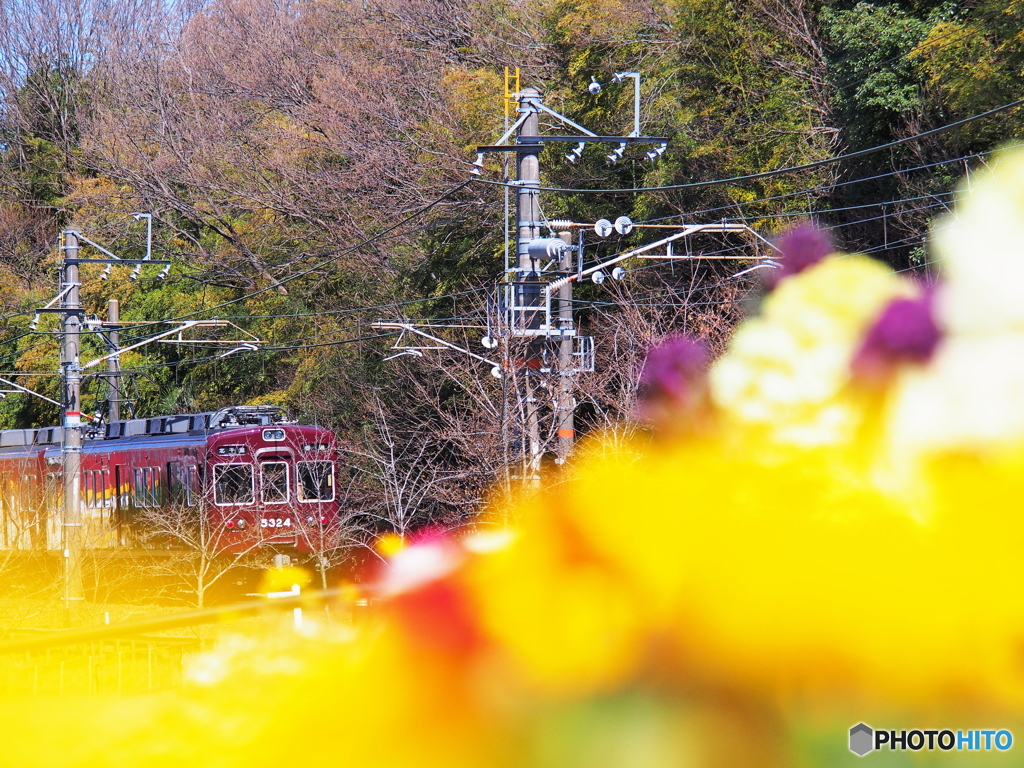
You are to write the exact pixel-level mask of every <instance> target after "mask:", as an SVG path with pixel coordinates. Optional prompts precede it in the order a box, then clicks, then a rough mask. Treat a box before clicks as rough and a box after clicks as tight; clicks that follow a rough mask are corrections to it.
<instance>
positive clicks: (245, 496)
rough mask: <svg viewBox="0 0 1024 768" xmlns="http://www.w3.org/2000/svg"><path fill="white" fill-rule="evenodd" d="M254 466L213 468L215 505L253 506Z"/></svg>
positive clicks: (229, 465)
mask: <svg viewBox="0 0 1024 768" xmlns="http://www.w3.org/2000/svg"><path fill="white" fill-rule="evenodd" d="M252 481H253V472H252V464H216V465H214V467H213V503H214V504H219V505H221V506H224V505H226V504H251V503H252V501H253V497H254V494H253V482H252Z"/></svg>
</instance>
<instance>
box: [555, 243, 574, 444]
mask: <svg viewBox="0 0 1024 768" xmlns="http://www.w3.org/2000/svg"><path fill="white" fill-rule="evenodd" d="M559 237H560V238H561V239H562V241H563V242H564V243H565V244H566V245H567V246H568V245H572V233H571V232H561V233H559ZM574 255H575V253H574V252H573V251H572V250H570V249H569V248H566V249H565V250H563V251H562V258H561V261H560V263H559V265H558V271H559V272H561V273H562V274H563V275H565V274H569V273H571V272H572V271H573V266H574V265H573V256H574ZM558 330H559V332H560V333H562V334H563V335H562V337H561V338H560V339H559V341H558V368H557V370H556V372H555V373H556V375H557V376H558V382H557V389H556V391H555V428H556V430H557V432H556V434H557V435H558V450H557V456H558V459H557V460H558V463H559V464H564V463H565V460H566V459H567V458H569V454H570V453H571V452H572V446H573V443H574V442H575V441H576V422H575V416H574V413H575V410H576V397H575V395H574V393H573V377H574V376H575V365H574V363H575V360H574V359H573V358H574V354H573V353H574V352H575V342H574V339H573V337H572V336H571V335H569V333H568V332H569V331H572V330H574V326H573V317H572V286H571V285H569V284H566V285H563V286H562V287H561V288H559V289H558Z"/></svg>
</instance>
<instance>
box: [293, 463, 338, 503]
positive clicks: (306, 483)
mask: <svg viewBox="0 0 1024 768" xmlns="http://www.w3.org/2000/svg"><path fill="white" fill-rule="evenodd" d="M297 467H298V474H299V488H298V491H299V501H333V500H334V463H333V462H330V461H300V462H299V463H298V465H297Z"/></svg>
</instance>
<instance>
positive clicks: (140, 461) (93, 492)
mask: <svg viewBox="0 0 1024 768" xmlns="http://www.w3.org/2000/svg"><path fill="white" fill-rule="evenodd" d="M62 433H63V430H62V429H61V428H60V427H47V428H43V429H15V430H4V431H2V432H0V515H2V524H0V549H8V550H35V551H45V550H59V549H60V548H61V547H62V543H61V535H60V532H61V527H62V526H61V523H62V515H63V500H62V489H63V479H62V478H63V475H62V457H61V442H62V437H63V434H62ZM336 464H337V449H336V444H335V439H334V435H333V434H332V433H331V432H330V431H329V430H326V429H322V428H320V427H313V426H303V425H299V424H296V423H295V422H294V421H292V420H291V419H290V418H289V417H288V415H287V413H286V412H285V411H284V410H283V409H281V408H277V407H268V406H236V407H232V408H224V409H221V410H219V411H216V412H212V413H196V414H178V415H173V416H158V417H154V418H149V419H132V420H129V421H116V422H111V423H109V424H104V425H102V426H99V427H87V428H86V433H85V441H84V446H83V448H82V472H81V477H80V478H79V483H80V488H81V504H82V521H83V528H84V530H83V537H84V539H83V540H84V542H85V546H86V547H87V548H91V549H104V550H117V549H138V548H140V547H159V546H163V547H168V546H175V541H174V537H173V536H166V535H165V536H161V535H159V530H160V529H161V528H164V529H165V530H171V527H170V526H171V524H172V522H174V521H176V522H177V524H180V525H182V526H186V527H188V526H191V527H192V528H194V529H197V530H198V529H202V530H204V531H205V537H206V538H205V541H206V542H208V543H209V546H211V547H213V548H215V549H217V550H219V551H224V552H229V551H230V552H240V551H245V550H249V549H253V548H257V547H272V548H273V549H275V550H279V551H282V552H288V551H292V552H296V553H309V552H317V551H324V550H326V549H330V548H331V547H332V546H336V545H337V540H336V537H337V520H338V494H337V481H336ZM203 526H205V528H203ZM154 529H155V530H156V531H157V534H156V535H154Z"/></svg>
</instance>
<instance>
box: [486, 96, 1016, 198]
mask: <svg viewBox="0 0 1024 768" xmlns="http://www.w3.org/2000/svg"><path fill="white" fill-rule="evenodd" d="M1022 104H1024V99H1017V100H1016V101H1011V102H1010V103H1009V104H1003V105H1001V106H999V107H995V108H993V109H990V110H987V111H985V112H981V113H979V114H976V115H972V116H971V117H966V118H964V119H962V120H957V121H955V122H952V123H947V124H946V125H941V126H939V127H938V128H932V129H930V130H927V131H922V132H921V133H915V134H914V135H913V136H907V137H905V138H902V139H896V140H895V141H890V142H888V143H886V144H880V145H878V146H875V147H868V148H867V149H859V150H856V151H854V152H847V153H846V154H843V155H836V156H834V157H827V158H824V159H822V160H815V161H813V162H810V163H802V164H800V165H792V166H788V167H786V168H776V169H775V170H771V171H761V172H760V173H749V174H745V175H743V176H732V177H729V178H723V179H711V180H708V181H692V182H687V183H685V184H666V185H662V186H656V187H623V188H620V189H588V188H573V187H543V186H541V187H533V188H534V189H538V190H540V191H545V192H572V193H577V194H602V195H606V194H637V193H643V192H663V191H668V190H673V189H701V188H706V187H714V186H720V185H722V184H736V183H739V182H743V181H756V180H757V179H767V178H771V177H773V176H781V175H783V174H788V173H797V172H799V171H808V170H812V169H814V168H821V167H824V166H826V165H832V164H834V163H842V162H846V161H848V160H853V159H856V158H858V157H865V156H867V155H871V154H874V153H876V152H883V151H885V150H887V149H892V148H893V147H898V146H900V145H902V144H909V143H910V142H913V141H918V140H920V139H924V138H927V137H928V136H934V135H936V134H938V133H942V132H943V131H948V130H952V129H953V128H959V127H961V126H964V125H968V124H970V123H973V122H975V121H977V120H982V119H984V118H986V117H991V116H992V115H996V114H999V113H1000V112H1005V111H1007V110H1009V109H1013V108H1015V107H1019V106H1021V105H1022ZM473 182H475V183H477V184H490V185H492V186H500V187H505V186H515V185H514V184H511V182H504V181H494V180H492V179H481V178H479V177H475V176H474V177H473V178H471V179H469V180H468V182H467V183H473Z"/></svg>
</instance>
